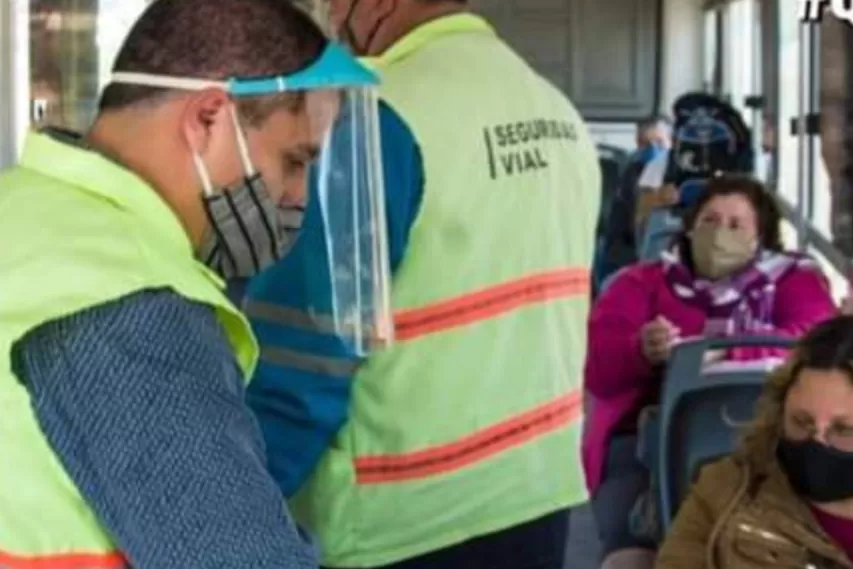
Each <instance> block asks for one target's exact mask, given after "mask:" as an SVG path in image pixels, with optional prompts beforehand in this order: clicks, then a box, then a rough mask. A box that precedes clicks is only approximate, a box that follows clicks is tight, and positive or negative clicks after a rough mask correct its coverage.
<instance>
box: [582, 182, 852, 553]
mask: <svg viewBox="0 0 853 569" xmlns="http://www.w3.org/2000/svg"><path fill="white" fill-rule="evenodd" d="M780 221H781V220H780V212H779V210H778V208H777V206H776V204H775V202H774V200H773V198H772V196H771V195H770V194H769V193H767V192H766V191H765V189H764V187H763V186H762V185H761V184H760V183H758V182H756V181H754V180H752V179H750V178H747V177H742V176H736V175H726V176H722V177H719V178H715V179H713V180H711V182H710V183H709V184H708V187H707V189H706V190H705V192H704V193H703V194H702V196H701V197H700V198H699V201H698V202H697V203H696V204H695V205H694V207H693V209H692V210H690V211H689V212H688V214H687V216H686V219H685V224H684V226H685V228H686V230H685V231H684V232H683V233H682V234H681V235H679V236H678V237H677V238H676V242H675V244H674V246H673V247H672V249H670V250H669V251H668V252H667V253H665V255H664V257H663V259H661V260H660V261H656V262H648V263H640V264H636V265H633V266H632V267H629V268H627V269H625V270H624V271H623V272H622V273H621V274H619V275H617V276H616V277H615V279H614V281H613V283H612V284H611V285H610V286H609V287H608V288H607V289H606V290H605V291H604V293H603V294H602V295H601V297H600V298H599V299H598V301H597V302H596V304H595V306H594V307H593V310H592V315H591V318H590V325H589V351H588V354H587V363H586V372H585V381H586V384H585V388H586V392H587V396H588V397H589V398H590V399H591V401H592V410H591V412H590V416H589V418H588V423H587V427H586V430H585V433H584V466H585V469H586V474H587V482H588V484H589V486H590V490H591V492H592V493H593V510H594V513H595V517H596V522H597V524H598V528H599V533H600V535H601V538H602V541H603V552H604V555H605V557H606V556H607V555H609V554H610V553H613V552H616V551H619V550H622V549H627V548H640V549H648V548H651V547H653V545H652V544H648V543H639V542H638V541H637V540H636V539H634V538H633V537H632V536H631V534H630V532H629V530H628V518H629V512H630V509H631V508H632V506H633V505H634V502H635V501H636V499H637V497H638V496H639V495H640V494H641V493H643V492H644V491H645V490H646V489H648V484H649V480H648V477H649V474H648V471H647V469H646V468H645V467H643V466H642V465H641V464H640V463H639V462H638V461H637V459H636V458H635V449H636V433H637V420H638V417H639V414H640V412H641V411H642V409H643V408H644V407H646V406H649V405H656V404H657V403H658V398H659V396H660V383H659V382H660V380H661V376H662V370H663V367H664V366H665V365H666V363H667V361H668V359H669V357H670V354H671V351H672V349H673V346H674V344H675V343H677V342H678V341H679V340H681V339H683V338H686V337H691V336H700V335H709V336H732V335H745V334H763V335H765V334H766V335H777V336H785V337H797V336H799V335H801V334H803V333H804V332H806V331H808V330H809V329H810V328H811V327H812V326H814V325H815V324H817V323H818V322H821V321H823V320H826V319H827V318H831V317H833V316H835V314H836V313H837V308H836V307H835V305H834V303H833V299H832V297H831V295H830V290H829V284H828V282H827V280H826V278H825V277H824V275H823V274H822V273H821V272H820V270H819V268H818V266H817V265H816V263H814V262H813V261H812V260H810V259H809V258H807V257H804V256H802V255H800V254H795V253H788V252H785V251H783V247H782V242H781V237H780ZM780 353H781V354H784V351H782V352H780V351H779V350H778V349H773V348H736V349H733V350H730V351H728V353H725V354H721V355H720V357H722V358H725V359H730V360H750V359H763V358H767V357H774V356H775V357H778V356H779V355H780Z"/></svg>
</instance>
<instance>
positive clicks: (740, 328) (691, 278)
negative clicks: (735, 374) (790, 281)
mask: <svg viewBox="0 0 853 569" xmlns="http://www.w3.org/2000/svg"><path fill="white" fill-rule="evenodd" d="M662 260H663V264H664V275H665V278H666V282H667V284H668V285H669V287H670V289H671V290H672V292H673V294H675V296H676V297H678V298H679V299H681V300H682V301H683V302H685V303H687V304H690V305H692V306H695V307H697V308H699V309H701V310H702V311H703V312H704V313H705V314H707V316H708V319H707V321H706V323H705V331H704V334H705V335H707V336H711V337H720V336H736V335H750V334H751V335H755V334H761V333H765V332H769V331H770V330H772V329H773V328H774V322H773V305H774V301H775V298H776V283H777V282H779V279H781V278H782V277H783V276H785V275H786V274H788V272H790V271H791V270H793V269H796V268H809V269H813V270H816V271H819V270H820V268H819V266H818V265H817V263H816V262H815V261H814V260H812V259H810V258H809V257H808V256H805V255H801V254H799V253H776V252H771V251H762V252H760V253H759V254H758V256H757V257H756V259H755V261H753V262H752V263H751V264H750V265H749V266H748V267H746V268H745V269H743V270H741V271H740V272H738V273H735V274H734V275H732V276H730V277H726V278H724V279H721V280H718V281H716V282H711V281H709V280H707V279H703V278H700V277H697V276H695V275H694V274H693V272H692V271H691V270H690V268H689V267H687V265H685V264H684V262H683V261H682V260H681V256H680V254H679V252H678V249H677V248H674V249H671V250H670V251H667V252H666V253H664V254H663V256H662Z"/></svg>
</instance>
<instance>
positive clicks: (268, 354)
mask: <svg viewBox="0 0 853 569" xmlns="http://www.w3.org/2000/svg"><path fill="white" fill-rule="evenodd" d="M379 120H380V132H381V138H382V148H381V150H382V159H383V169H384V176H385V180H384V182H385V191H386V196H385V197H386V200H385V201H386V211H387V216H388V239H389V255H390V267H391V270H392V271H394V270H396V269H397V268H398V267H399V265H400V263H401V262H402V259H403V256H404V254H405V251H406V245H407V243H408V239H409V232H410V230H411V227H412V224H413V223H414V220H415V218H416V217H417V215H418V211H419V209H420V204H421V199H422V195H423V185H424V172H423V162H422V157H421V152H420V149H419V148H418V145H417V143H416V141H415V138H414V135H413V134H412V132H411V130H410V129H409V128H408V126H407V125H406V124H405V123H404V122H403V120H402V119H401V118H400V117H399V116H398V115H397V113H395V112H394V111H393V110H392V109H391V108H390V107H388V106H387V105H385V104H380V114H379ZM338 134H342V133H338ZM342 138H345V137H342ZM311 193H316V188H314V187H311V188H309V195H310V194H311ZM323 229H324V228H323V220H322V217H321V215H320V211H319V208H318V207H317V200H316V199H309V204H308V208H307V210H306V213H305V220H304V224H303V228H302V232H301V234H300V236H299V240H298V241H297V243H296V245H295V247H294V249H293V250H292V251H291V253H290V254H289V255H288V256H287V257H286V258H285V259H283V260H282V261H281V262H279V263H278V264H277V265H276V266H275V267H273V268H272V269H270V270H269V271H267V272H266V273H264V274H263V275H261V276H260V277H257V278H256V279H254V280H253V281H252V282H251V283H249V285H248V287H246V288H245V300H246V301H248V302H249V303H255V304H260V305H263V306H266V307H267V308H265V309H264V310H263V314H259V313H258V312H257V311H254V310H249V312H248V314H249V317H250V320H251V321H252V326H253V328H254V330H255V332H256V334H257V335H258V340H259V341H260V343H261V351H262V356H261V363H260V365H259V367H258V372H257V374H256V376H255V378H254V380H253V382H252V384H251V385H250V387H249V390H248V401H249V404H250V406H251V407H252V409H253V410H254V411H255V413H256V414H257V416H258V418H259V420H260V424H261V429H262V431H263V434H264V438H265V440H266V443H267V451H268V455H269V461H270V469H271V471H272V473H273V475H274V476H275V478H276V480H277V481H278V483H279V485H280V487H281V488H282V490H283V491H284V493H285V494H286V495H288V496H290V495H293V494H294V493H295V492H296V491H297V490H298V489H299V488H300V487H301V486H302V484H303V483H304V482H305V480H306V479H307V478H308V476H309V475H310V474H311V472H312V471H313V470H314V468H315V467H316V465H317V463H318V461H319V460H320V458H321V456H322V455H323V453H324V452H325V451H326V449H327V448H328V446H329V444H330V443H331V442H332V440H333V439H334V437H335V435H336V434H337V432H338V430H339V429H340V428H341V426H342V425H343V424H344V422H345V421H346V420H347V410H348V407H349V402H350V394H351V385H352V379H353V377H354V375H355V373H356V371H357V369H358V367H359V365H360V364H361V360H360V358H359V357H358V356H357V355H356V354H355V353H354V351H353V349H352V347H351V346H349V345H347V344H346V343H345V342H343V341H342V340H341V339H340V338H338V337H336V336H335V335H334V333H333V330H329V329H327V328H326V329H324V328H323V327H322V326H317V325H316V319H312V317H311V316H310V311H309V310H308V309H309V307H317V306H321V307H323V306H328V304H329V298H330V288H329V284H328V283H329V271H328V267H327V260H328V256H327V253H326V241H325V236H324V231H323ZM239 288H241V287H240V285H236V286H235V288H234V290H233V292H234V296H235V297H236V296H240V295H241V293H242V292H243V291H240V290H239ZM247 306H249V305H247Z"/></svg>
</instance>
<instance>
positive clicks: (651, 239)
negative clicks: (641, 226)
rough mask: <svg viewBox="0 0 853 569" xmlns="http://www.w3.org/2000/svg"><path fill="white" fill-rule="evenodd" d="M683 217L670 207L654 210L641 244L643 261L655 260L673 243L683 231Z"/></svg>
mask: <svg viewBox="0 0 853 569" xmlns="http://www.w3.org/2000/svg"><path fill="white" fill-rule="evenodd" d="M681 227H682V221H681V217H680V216H679V215H678V214H676V213H675V212H674V210H672V209H670V208H658V209H655V210H653V211H652V212H651V213H650V214H649V217H648V220H647V221H646V230H645V233H644V235H643V241H642V244H641V245H640V252H639V257H640V260H641V261H655V260H657V259H660V256H661V254H663V252H664V251H666V250H667V248H668V247H669V246H670V245H671V243H672V240H673V239H674V238H675V236H676V235H678V233H679V232H680V231H681Z"/></svg>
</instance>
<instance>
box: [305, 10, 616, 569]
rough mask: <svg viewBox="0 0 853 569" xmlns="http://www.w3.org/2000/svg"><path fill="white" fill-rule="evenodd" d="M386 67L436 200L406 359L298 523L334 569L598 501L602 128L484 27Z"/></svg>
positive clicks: (414, 252) (375, 371) (462, 26)
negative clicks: (586, 406) (591, 434)
mask: <svg viewBox="0 0 853 569" xmlns="http://www.w3.org/2000/svg"><path fill="white" fill-rule="evenodd" d="M370 63H371V65H372V66H373V67H374V68H376V69H378V70H379V72H380V74H381V77H382V87H381V90H380V94H381V96H382V98H383V99H384V100H385V101H386V102H387V103H388V104H390V105H391V106H392V107H393V108H394V109H395V110H396V111H397V112H398V114H400V116H401V117H402V118H403V119H404V120H405V121H406V122H407V123H408V125H409V127H410V128H411V129H412V131H413V132H414V134H415V137H416V139H417V140H418V143H419V145H420V148H421V151H422V154H423V159H424V164H425V179H426V187H425V191H424V198H423V203H422V206H421V210H420V213H419V217H418V219H417V220H416V222H415V224H414V228H413V230H412V233H411V237H410V243H409V247H408V250H407V252H406V258H405V260H404V261H403V263H402V267H401V269H400V270H399V272H398V274H397V275H396V276H395V279H394V283H393V303H394V310H395V312H396V313H397V329H398V335H399V336H400V341H399V343H398V344H397V345H396V346H395V347H393V348H392V349H390V350H388V351H385V352H382V353H379V354H376V355H374V356H372V357H371V358H370V359H369V360H368V362H367V364H366V365H365V366H364V367H363V369H362V370H360V373H359V374H358V375H357V377H356V379H355V384H354V393H353V399H352V402H351V405H350V419H349V421H348V423H347V424H346V425H345V427H344V428H343V429H342V431H341V432H340V434H339V436H338V437H337V440H336V442H335V444H334V445H333V448H332V449H331V450H329V451H328V453H327V454H326V456H325V457H324V458H323V460H322V461H321V464H320V466H319V468H318V470H317V472H316V473H315V475H314V476H313V477H312V479H311V480H310V481H309V483H308V484H307V485H306V487H305V488H304V489H303V491H302V492H301V493H300V494H299V495H298V496H297V497H296V498H295V499H294V503H293V506H294V509H295V512H296V514H297V516H298V517H299V518H300V521H302V522H303V523H305V524H306V525H307V526H308V527H309V528H310V529H312V530H313V531H314V532H316V534H317V535H318V536H319V539H320V543H321V545H322V552H323V564H324V565H327V566H331V567H376V566H381V565H386V564H390V563H394V562H398V561H401V560H404V559H408V558H411V557H415V556H418V555H422V554H425V553H428V552H431V551H435V550H438V549H442V548H445V547H448V546H451V545H454V544H456V543H460V542H462V541H465V540H467V539H470V538H473V537H477V536H481V535H485V534H488V533H492V532H496V531H500V530H502V529H506V528H508V527H512V526H515V525H519V524H522V523H524V522H526V521H530V520H533V519H536V518H539V517H543V516H545V515H548V514H549V513H552V512H555V511H557V510H560V509H563V508H567V507H571V506H573V505H576V504H579V503H582V502H584V501H586V499H587V494H586V487H585V484H584V479H583V474H582V470H581V462H580V425H581V421H582V416H581V411H580V390H581V382H582V366H583V361H584V356H585V350H586V319H587V314H588V310H589V293H588V270H587V268H588V267H590V266H591V264H592V255H593V245H594V243H593V240H594V234H595V224H596V220H597V215H598V207H599V200H600V184H601V174H600V171H599V167H598V158H597V152H596V150H595V146H594V144H593V142H592V140H591V139H590V137H589V134H588V132H587V130H586V128H585V127H584V125H583V121H582V119H581V117H580V116H579V114H578V113H577V111H576V110H575V109H574V107H573V106H572V105H571V104H570V103H569V102H568V101H567V100H566V98H565V97H564V96H563V95H562V94H561V93H560V92H559V91H558V90H557V89H555V88H554V87H553V86H551V85H550V84H548V83H547V82H546V81H544V80H543V79H542V78H541V77H540V76H538V75H537V74H536V73H535V72H534V71H532V70H531V69H530V68H529V67H528V66H527V65H526V64H525V63H524V62H523V61H522V60H521V59H520V58H519V57H518V56H517V55H516V54H514V53H513V52H512V51H511V50H510V49H508V48H507V47H506V46H505V45H504V44H503V43H502V42H501V41H500V40H499V39H498V38H497V37H496V35H495V34H494V32H493V31H492V30H491V29H490V28H489V26H488V25H487V24H486V23H485V22H484V21H483V20H481V19H479V18H477V17H475V16H471V15H457V16H450V17H445V18H441V19H439V20H435V21H433V22H431V23H428V24H426V25H423V26H421V27H420V28H418V29H416V30H415V31H414V32H413V33H411V34H410V35H408V36H407V37H405V38H404V39H402V40H401V41H400V42H398V43H397V44H396V45H395V46H393V47H392V48H391V50H390V51H388V52H387V53H386V54H384V55H383V56H382V57H380V58H378V59H374V60H372V61H371V62H370ZM390 191H393V189H391V190H390ZM555 282H560V283H562V284H559V285H558V284H555ZM567 283H568V284H567ZM549 291H550V292H549ZM440 321H441V322H440ZM569 402H571V403H569ZM560 405H563V407H560ZM565 405H571V407H570V409H569V410H567V408H566V407H565ZM556 415H558V416H560V417H562V419H560V420H561V421H563V422H562V423H559V424H557V423H555V421H557V419H554V416H556ZM537 421H539V422H537ZM549 421H550V423H549ZM525 422H526V423H525ZM521 424H526V425H528V426H527V427H525V428H529V432H530V433H533V434H530V435H529V436H527V434H525V431H524V429H523V428H521V427H519V425H521ZM542 424H550V427H542ZM555 425H556V426H555ZM537 430H538V431H537ZM477 445H480V446H479V447H478V446H477Z"/></svg>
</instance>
